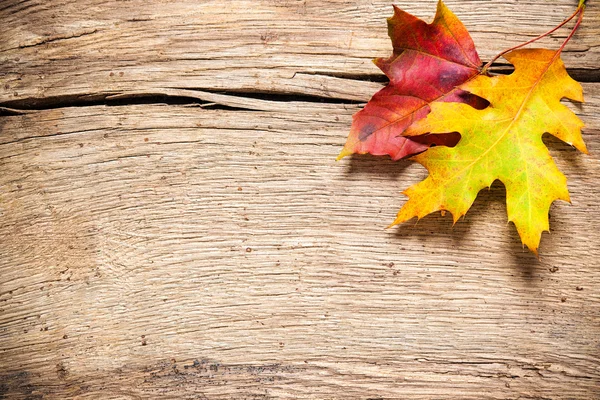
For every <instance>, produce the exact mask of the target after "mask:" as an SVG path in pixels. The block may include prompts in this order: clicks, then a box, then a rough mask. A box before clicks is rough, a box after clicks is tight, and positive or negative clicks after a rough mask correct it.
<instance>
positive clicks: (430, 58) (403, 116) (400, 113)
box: [338, 0, 487, 160]
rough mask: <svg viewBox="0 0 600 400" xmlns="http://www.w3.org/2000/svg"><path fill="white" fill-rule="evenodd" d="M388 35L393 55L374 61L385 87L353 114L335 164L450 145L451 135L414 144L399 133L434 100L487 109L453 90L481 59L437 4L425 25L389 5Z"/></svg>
mask: <svg viewBox="0 0 600 400" xmlns="http://www.w3.org/2000/svg"><path fill="white" fill-rule="evenodd" d="M388 34H389V36H390V38H391V39H392V44H393V47H394V52H393V54H392V56H391V57H390V58H388V59H383V58H379V59H376V60H374V62H375V64H376V65H377V66H378V67H379V68H380V69H381V70H382V71H383V72H384V73H385V74H386V75H387V77H388V78H389V80H390V83H389V84H388V85H387V86H386V87H385V88H383V89H382V90H380V91H379V92H378V93H376V94H375V95H374V96H373V98H371V100H370V101H369V102H368V103H367V105H366V106H365V108H364V109H363V110H361V111H359V112H358V113H356V114H355V115H354V119H353V123H352V127H351V129H350V134H349V136H348V140H347V142H346V145H345V146H344V148H343V150H342V152H341V153H340V155H339V156H338V160H339V159H341V158H343V157H345V156H347V155H350V154H354V153H359V154H365V153H370V154H373V155H385V154H387V155H390V156H391V157H392V158H393V159H394V160H398V159H400V158H402V157H405V156H407V155H412V154H416V153H419V152H422V151H424V150H425V149H427V148H428V147H429V145H430V144H431V143H436V144H444V145H454V144H456V142H457V140H458V136H457V135H450V136H440V135H438V136H437V137H435V136H433V135H432V136H429V137H424V138H420V139H419V140H413V139H408V138H405V137H402V136H400V135H401V134H402V132H403V131H404V130H405V129H406V128H408V127H409V126H410V125H411V124H412V123H413V122H414V121H417V120H419V119H421V118H423V117H425V116H426V115H427V114H428V113H429V111H430V107H429V105H430V103H432V102H434V101H445V102H457V101H458V102H466V103H469V104H471V105H472V106H474V107H477V108H483V107H485V106H487V103H486V102H485V101H483V100H482V99H480V98H477V97H476V96H473V95H470V94H468V93H465V92H463V91H461V90H460V89H457V88H456V87H457V86H458V85H460V84H462V83H463V82H465V81H467V80H468V79H470V78H471V77H473V76H475V75H477V74H478V73H479V68H480V65H481V61H480V59H479V56H478V55H477V51H476V50H475V45H474V44H473V40H472V39H471V37H470V36H469V33H468V31H467V29H466V28H465V26H464V25H463V24H462V23H461V22H460V20H459V19H458V18H457V17H456V16H455V15H454V14H453V13H452V12H451V11H450V10H449V9H448V8H447V7H446V6H445V5H444V3H443V2H442V1H441V0H440V1H439V3H438V6H437V12H436V15H435V18H434V20H433V22H432V23H431V24H427V23H425V22H424V21H422V20H421V19H419V18H417V17H415V16H413V15H411V14H409V13H407V12H404V11H402V10H401V9H399V8H398V7H396V6H394V16H393V17H392V18H389V19H388Z"/></svg>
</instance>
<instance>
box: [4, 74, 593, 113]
mask: <svg viewBox="0 0 600 400" xmlns="http://www.w3.org/2000/svg"><path fill="white" fill-rule="evenodd" d="M513 70H514V68H512V66H511V65H509V64H500V63H499V64H495V65H493V66H492V68H490V71H491V72H493V73H496V74H503V75H507V74H510V73H511V72H512V71H513ZM568 72H569V75H570V76H571V77H572V78H573V79H575V80H577V81H579V82H600V71H596V70H589V69H583V68H578V69H569V70H568ZM309 74H310V75H323V76H333V77H336V78H344V79H350V80H356V81H365V82H380V83H382V84H386V83H387V82H388V80H387V78H386V77H385V75H383V74H365V75H352V76H349V75H344V76H342V75H340V74H331V73H309ZM290 102H303V103H326V104H346V105H356V104H359V103H360V102H357V101H354V100H347V99H342V98H335V97H328V96H319V95H298V94H286V93H277V92H258V91H257V92H239V91H222V90H220V91H212V90H210V89H205V88H203V89H189V88H186V89H180V88H176V87H173V88H164V89H160V88H159V89H155V90H144V91H127V92H116V93H95V94H92V93H90V94H75V95H74V94H69V95H64V96H52V97H45V98H44V97H41V98H33V97H29V98H25V99H19V100H10V101H5V102H0V116H9V115H18V114H24V113H27V112H32V111H41V110H48V109H55V108H64V107H90V106H97V105H106V106H127V105H139V104H167V105H189V106H197V107H201V108H210V109H222V110H230V111H236V110H240V111H279V110H280V109H281V105H282V103H290Z"/></svg>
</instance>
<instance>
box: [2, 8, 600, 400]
mask: <svg viewBox="0 0 600 400" xmlns="http://www.w3.org/2000/svg"><path fill="white" fill-rule="evenodd" d="M435 3H436V2H435V0H427V1H397V4H398V5H399V6H400V7H401V8H403V9H406V10H407V11H409V12H412V13H414V14H415V15H417V16H420V17H422V18H425V19H427V20H431V18H432V16H433V13H434V11H435ZM588 3H589V7H588V9H587V11H586V16H585V19H584V22H583V24H582V26H581V30H580V31H578V33H577V34H576V35H575V37H574V39H573V41H572V42H571V43H570V44H569V45H568V47H567V49H566V51H565V52H564V56H563V59H564V60H565V63H566V65H567V67H568V68H569V71H570V73H571V74H572V76H574V77H575V78H576V79H578V80H580V81H581V82H583V86H584V91H585V97H586V103H584V104H571V105H570V106H571V107H572V108H573V109H574V110H575V112H576V113H577V114H578V115H579V116H580V118H581V119H582V120H583V121H584V122H585V123H586V127H585V129H584V132H583V133H584V139H585V141H586V143H587V145H588V148H589V150H590V154H589V155H584V154H580V153H578V152H577V151H576V150H574V149H573V148H571V147H570V146H567V145H565V144H562V143H561V142H559V141H558V140H555V139H551V138H547V140H546V143H547V144H548V146H549V148H550V150H551V152H552V154H553V155H554V156H555V159H556V162H557V164H558V165H559V168H560V169H561V170H562V171H563V172H564V173H565V174H566V176H567V177H568V179H569V189H570V192H571V198H572V205H569V204H566V203H558V202H557V203H555V204H554V205H553V206H552V208H551V215H550V219H551V229H552V233H551V234H547V233H546V234H544V236H543V238H542V243H541V248H540V255H541V257H540V259H539V260H538V259H536V258H535V256H533V255H532V254H530V253H529V252H527V251H525V250H523V249H522V247H521V244H520V240H519V238H518V235H517V233H516V230H515V229H514V226H513V225H512V224H507V223H506V219H507V217H506V209H505V204H504V195H505V193H504V188H503V186H502V185H501V184H498V185H494V186H493V187H492V189H491V190H490V191H485V192H482V193H481V194H480V196H479V198H478V200H477V201H476V203H475V204H474V206H473V208H472V209H471V210H470V211H469V213H468V214H467V216H466V219H465V220H464V221H460V222H459V223H458V224H456V225H455V226H454V227H452V223H451V217H450V216H449V215H447V216H446V217H441V216H440V215H439V214H437V215H431V216H429V217H427V218H425V219H423V220H422V221H421V222H419V224H417V225H414V224H411V223H408V224H404V225H402V226H400V227H398V228H394V229H385V226H386V225H387V224H389V223H390V222H391V221H392V220H393V219H394V217H395V214H396V212H397V210H398V208H399V207H400V206H401V205H402V204H403V202H404V201H405V198H404V197H403V196H402V195H400V194H399V192H400V191H401V190H402V189H404V188H406V187H408V186H409V185H411V184H413V183H416V182H418V181H419V180H421V179H422V178H424V177H425V175H426V172H425V170H424V169H423V168H421V167H420V166H419V165H416V164H414V163H412V162H410V161H400V162H395V163H394V162H391V161H389V159H387V158H383V157H380V158H375V157H367V156H362V157H352V158H346V159H344V160H342V161H340V162H335V161H334V160H335V157H336V155H337V153H338V152H339V151H340V149H341V148H342V145H343V144H344V142H345V138H346V135H347V133H348V130H349V127H350V123H351V116H352V114H353V113H354V112H356V111H357V110H359V109H360V108H361V106H362V104H364V102H366V101H367V100H368V99H369V98H370V96H371V95H372V94H373V93H375V92H376V91H377V90H378V89H379V88H381V87H382V85H384V84H385V79H384V78H383V77H382V74H381V73H380V72H379V71H378V70H377V68H376V67H375V66H374V65H373V64H372V63H371V62H370V60H371V58H373V57H378V56H381V57H386V56H388V55H389V54H390V52H391V46H390V43H389V39H388V38H387V30H386V25H385V18H386V17H388V16H390V15H391V14H392V8H391V2H389V1H384V0H327V1H325V0H270V1H267V0H262V1H259V0H252V1H242V0H231V1H226V0H214V1H207V0H206V1H200V0H177V1H164V0H129V1H119V0H77V1H74V0H0V32H1V34H0V107H2V108H1V116H0V171H2V172H1V173H0V222H1V223H0V398H3V399H4V398H6V399H67V398H78V399H111V398H115V399H116V398H118V399H145V398H173V399H211V400H212V399H292V398H305V399H393V398H395V399H434V398H461V399H593V398H600V268H599V267H600V260H599V257H600V222H599V219H598V216H599V214H600V205H599V204H600V192H599V191H598V183H599V182H600V156H599V154H600V72H599V67H600V7H599V4H598V2H597V1H596V0H590V1H588ZM447 4H448V6H449V7H450V8H451V9H452V10H453V11H454V12H455V13H456V14H457V15H458V16H459V17H460V18H461V19H462V20H463V22H464V23H465V25H466V26H467V28H468V29H469V30H470V31H471V32H472V36H473V38H474V41H475V43H476V45H477V46H478V49H479V51H480V54H481V56H482V59H484V60H489V59H490V58H491V57H493V56H494V55H495V54H496V53H498V52H499V51H501V50H503V49H504V48H507V47H510V46H512V45H514V44H517V43H520V42H523V41H525V40H527V39H529V38H531V37H534V36H535V35H537V34H539V33H542V32H545V31H546V30H548V29H550V28H551V27H553V26H555V25H557V24H558V23H560V22H561V21H562V20H563V19H564V18H565V17H566V16H568V15H570V14H571V13H572V12H573V10H574V9H575V7H576V4H577V1H576V0H555V1H553V2H539V1H533V0H521V1H510V0H452V1H450V0H449V1H448V2H447ZM568 32H569V30H568V29H563V30H560V31H558V32H557V33H556V34H554V35H552V37H551V38H548V39H546V40H544V41H542V44H543V45H545V46H550V47H552V48H557V47H558V46H559V45H560V43H561V42H562V40H563V39H564V38H565V37H566V35H567V34H568ZM500 67H501V68H502V66H500Z"/></svg>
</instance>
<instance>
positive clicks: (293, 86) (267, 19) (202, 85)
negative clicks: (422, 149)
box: [0, 0, 600, 104]
mask: <svg viewBox="0 0 600 400" xmlns="http://www.w3.org/2000/svg"><path fill="white" fill-rule="evenodd" d="M396 3H397V4H398V5H399V6H401V7H402V8H404V9H406V10H408V11H410V12H412V13H414V14H415V15H418V16H420V17H422V18H425V19H427V20H430V19H431V18H432V16H433V13H434V11H435V3H436V0H427V1H398V2H396ZM447 3H448V5H449V7H451V9H452V10H454V11H455V13H456V14H457V15H458V16H459V17H460V18H461V19H462V20H463V21H464V23H465V24H466V26H467V27H468V29H469V30H470V31H471V32H472V35H473V38H474V40H475V42H476V44H477V46H478V49H479V51H480V53H481V55H482V58H483V59H484V60H485V59H488V60H489V59H490V58H491V57H493V56H494V55H495V54H497V53H498V52H500V51H501V50H504V49H505V48H508V47H511V46H513V45H515V44H518V43H522V42H524V41H526V40H528V39H530V38H532V37H534V36H536V35H538V34H540V33H542V32H545V31H547V30H548V29H550V28H551V27H553V26H555V25H557V24H558V23H560V22H561V21H562V20H563V19H564V18H566V17H567V16H568V15H570V14H571V13H572V12H573V10H574V9H575V6H576V4H577V1H576V0H557V1H553V2H552V4H551V5H550V4H544V5H543V6H540V3H539V2H538V1H533V0H527V1H519V2H518V4H517V3H515V2H507V1H505V0H491V1H490V0H477V1H463V0H460V1H458V0H455V1H448V2H447ZM391 13H392V9H391V6H390V2H389V1H387V0H386V1H384V0H373V1H342V0H329V1H322V0H278V1H271V0H268V1H266V0H265V1H254V0H253V1H244V0H235V1H228V2H226V3H224V2H218V1H202V2H199V1H195V0H180V1H177V2H171V1H169V2H165V1H161V0H133V1H115V0H112V1H106V0H84V1H76V2H75V1H71V0H52V1H48V0H29V1H17V0H6V1H3V2H1V3H0V21H2V28H3V34H2V35H1V36H0V103H6V102H15V101H16V102H19V101H21V102H25V103H27V104H32V99H44V98H49V97H50V98H52V97H56V96H89V95H91V94H92V95H93V94H117V93H121V92H123V91H126V92H131V91H148V90H150V91H157V90H158V91H160V90H166V89H173V88H175V89H204V90H213V91H214V90H223V91H230V92H231V91H242V92H261V93H265V92H266V93H287V94H301V95H310V96H319V97H325V98H337V99H348V100H360V101H363V100H364V99H365V98H369V97H370V96H371V95H372V93H373V90H372V87H371V86H370V85H369V84H368V83H365V82H357V81H356V80H355V79H348V77H369V76H381V73H380V72H379V70H378V69H377V68H376V67H375V66H374V65H373V64H372V63H371V59H372V58H374V57H387V56H388V55H389V54H390V52H391V50H390V43H389V40H388V38H387V33H386V25H385V18H386V17H388V16H390V15H391ZM567 32H568V30H566V29H563V30H561V31H558V32H557V33H555V34H554V35H553V36H552V37H551V38H550V39H547V40H543V41H542V42H540V43H541V44H542V45H546V46H551V47H554V48H558V46H559V44H560V43H561V41H562V40H563V39H564V38H565V36H566V34H567ZM563 57H564V59H565V62H566V64H567V66H568V67H569V68H572V69H579V70H582V71H588V75H589V74H596V75H594V76H596V78H597V79H598V78H600V77H598V76H597V70H598V60H599V59H600V8H598V7H596V6H595V4H594V2H590V6H589V7H588V10H587V14H586V17H585V19H584V23H583V25H582V27H581V30H580V31H578V33H577V35H576V36H575V39H574V40H573V41H572V42H571V43H570V44H569V45H568V47H567V49H566V51H565V52H564V56H563Z"/></svg>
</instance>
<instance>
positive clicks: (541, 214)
mask: <svg viewBox="0 0 600 400" xmlns="http://www.w3.org/2000/svg"><path fill="white" fill-rule="evenodd" d="M559 55H560V51H559V52H556V51H551V50H545V49H530V50H516V51H513V52H511V53H508V54H506V55H505V56H504V57H505V58H506V59H507V60H508V61H509V62H511V63H512V64H513V65H514V66H515V71H514V72H513V73H512V74H511V75H508V76H496V77H491V78H490V77H488V76H484V75H480V76H478V77H476V78H475V79H473V80H471V81H469V82H467V83H465V84H464V85H462V86H461V88H462V89H463V90H467V91H469V92H471V93H474V94H476V95H478V96H481V97H483V98H485V99H487V100H488V101H489V102H490V106H489V107H488V108H486V109H484V110H476V109H473V108H472V107H470V106H468V105H466V104H460V103H433V104H432V105H431V108H432V112H431V113H430V114H429V115H428V116H427V118H425V119H423V120H421V121H419V122H417V123H416V124H414V125H413V126H412V127H411V128H409V129H408V130H407V131H406V132H405V134H407V135H419V134H422V133H425V132H431V133H437V132H449V131H458V132H460V134H461V136H462V138H461V140H460V141H459V143H458V144H457V145H456V146H455V147H454V148H448V147H441V146H440V147H434V148H430V149H429V150H427V151H426V152H424V153H422V154H419V155H417V156H415V157H414V160H416V161H418V162H419V163H421V164H423V166H425V167H426V168H427V170H428V171H429V176H428V177H427V178H426V179H425V180H424V181H422V182H420V183H418V184H416V185H414V186H412V187H410V188H409V189H408V190H406V191H405V192H404V193H405V194H406V195H407V196H408V197H409V200H408V201H407V202H406V204H404V206H403V207H402V209H401V210H400V212H399V213H398V217H397V218H396V220H395V221H394V223H393V225H394V224H399V223H401V222H404V221H407V220H409V219H411V218H413V217H415V216H416V217H418V218H422V217H423V216H425V215H427V214H430V213H432V212H435V211H438V210H442V212H443V211H445V210H447V211H450V212H451V213H452V215H453V217H454V222H456V221H457V220H458V219H459V218H460V217H461V216H463V215H464V214H465V213H466V212H467V210H468V209H469V208H470V207H471V204H472V203H473V201H474V200H475V197H476V196H477V193H478V192H479V191H480V190H481V189H483V188H485V187H490V186H491V184H492V182H494V181H495V180H496V179H498V180H500V181H501V182H502V183H504V185H505V187H506V205H507V211H508V220H509V221H512V222H513V223H514V224H515V226H516V228H517V230H518V232H519V235H520V236H521V240H522V242H523V244H524V245H526V246H527V247H529V249H531V251H533V252H534V253H536V254H537V248H538V246H539V242H540V238H541V234H542V232H543V231H547V230H548V229H549V224H548V210H549V208H550V205H551V204H552V202H553V201H554V200H564V201H569V193H568V190H567V184H566V183H567V180H566V178H565V176H564V175H563V174H562V173H561V172H560V171H559V170H558V168H557V167H556V165H555V164H554V161H553V160H552V157H551V156H550V153H549V152H548V149H547V148H546V146H545V145H544V143H543V142H542V135H543V134H544V133H545V132H548V133H550V134H552V135H554V136H556V137H557V138H559V139H561V140H563V141H564V142H566V143H568V144H571V145H573V146H575V147H576V148H577V149H579V150H580V151H582V152H584V153H585V152H587V150H586V147H585V144H584V143H583V139H582V137H581V128H582V126H583V123H582V122H581V121H580V120H579V118H577V116H576V115H575V114H574V113H573V112H571V111H570V110H569V109H568V108H567V107H566V106H564V105H562V104H561V103H560V100H561V98H563V97H566V98H569V99H572V100H575V101H583V94H582V88H581V85H580V84H579V83H577V82H576V81H574V80H573V79H571V78H570V77H569V75H568V74H567V71H566V70H565V67H564V64H563V62H562V61H561V59H560V57H559Z"/></svg>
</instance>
